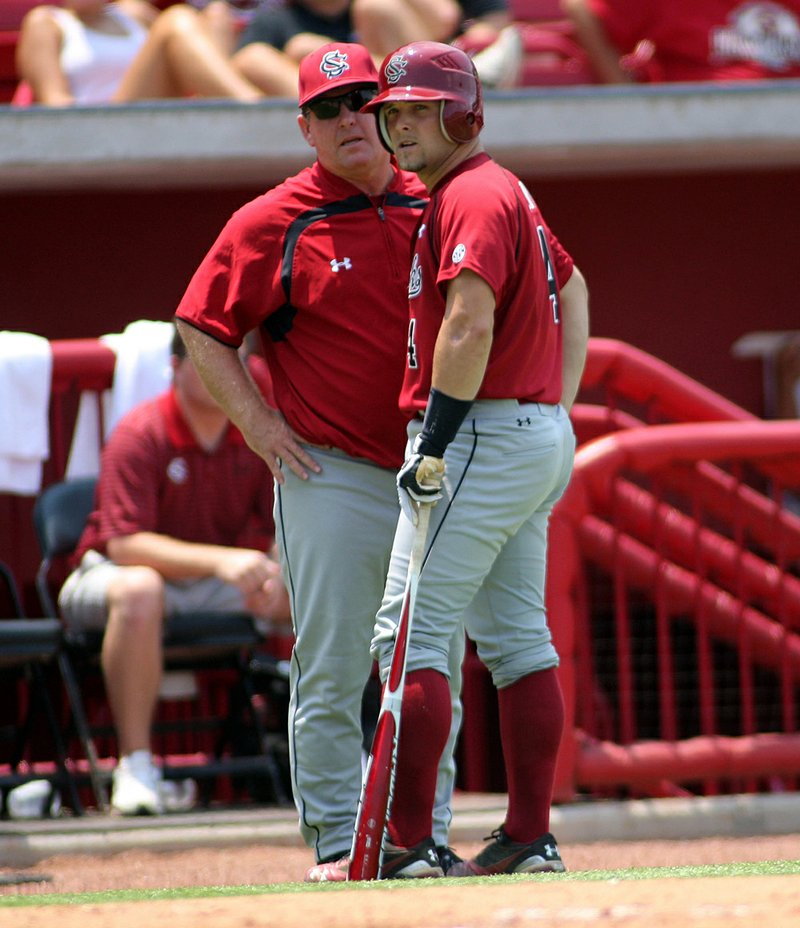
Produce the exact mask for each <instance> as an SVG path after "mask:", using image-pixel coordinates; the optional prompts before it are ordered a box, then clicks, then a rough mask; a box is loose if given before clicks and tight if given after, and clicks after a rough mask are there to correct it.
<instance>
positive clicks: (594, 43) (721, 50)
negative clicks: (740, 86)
mask: <svg viewBox="0 0 800 928" xmlns="http://www.w3.org/2000/svg"><path fill="white" fill-rule="evenodd" d="M561 4H562V7H563V9H564V12H565V13H566V14H567V15H568V16H569V17H570V19H571V20H572V21H573V23H574V24H575V29H576V32H577V34H578V38H579V39H580V41H581V43H582V45H583V46H584V48H585V49H586V52H587V54H588V55H589V58H590V60H591V62H592V66H593V68H594V70H595V71H596V73H597V76H598V77H599V78H600V79H601V80H602V81H605V82H606V83H609V84H621V83H630V82H632V81H635V80H636V79H637V77H638V79H639V80H642V81H739V80H759V79H763V78H776V77H800V0H755V2H754V0H702V2H698V0H561ZM642 42H647V43H649V45H650V46H651V47H652V56H651V58H650V60H649V61H647V62H646V63H645V64H644V65H643V66H642V68H641V70H640V71H639V73H638V74H633V73H631V72H630V71H628V70H626V69H624V68H623V66H622V64H621V63H620V58H621V57H622V56H625V55H628V54H630V53H632V52H633V51H634V50H635V49H636V46H637V45H639V44H640V43H642Z"/></svg>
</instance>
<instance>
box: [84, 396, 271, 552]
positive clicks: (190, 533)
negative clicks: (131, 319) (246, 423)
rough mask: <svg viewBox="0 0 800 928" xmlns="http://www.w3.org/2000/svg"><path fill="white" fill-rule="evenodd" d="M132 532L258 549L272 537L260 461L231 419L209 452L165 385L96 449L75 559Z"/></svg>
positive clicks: (268, 497) (266, 473)
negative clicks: (90, 501) (95, 472)
mask: <svg viewBox="0 0 800 928" xmlns="http://www.w3.org/2000/svg"><path fill="white" fill-rule="evenodd" d="M135 532H157V533H158V534H161V535H170V536H171V537H173V538H178V539H180V540H181V541H191V542H199V543H203V544H216V545H227V546H241V547H250V548H258V549H259V550H266V548H267V547H268V545H269V544H270V542H271V540H272V537H273V535H274V524H273V521H272V481H271V480H270V479H269V471H268V469H267V465H266V464H265V463H264V462H263V461H262V460H261V458H259V457H258V455H256V454H255V452H253V451H251V450H250V448H249V447H248V446H247V445H246V444H245V442H244V439H243V437H242V435H241V433H240V432H239V430H238V429H237V428H236V427H235V426H233V425H229V426H228V429H227V431H226V433H225V435H224V437H223V439H222V441H221V442H220V444H219V445H218V446H217V447H216V448H215V449H214V450H213V451H206V450H205V449H203V448H202V447H201V446H200V445H198V443H197V441H196V440H195V438H194V436H193V435H192V432H191V431H190V429H189V426H188V425H187V424H186V420H185V419H184V418H183V415H182V413H181V411H180V408H179V406H178V403H177V400H176V397H175V392H174V390H173V389H170V390H168V391H167V392H166V393H162V394H161V395H160V396H158V397H156V399H153V400H149V401H147V402H145V403H140V404H139V405H138V406H136V407H135V408H134V409H132V410H131V411H130V412H129V413H128V414H127V415H126V416H124V417H123V418H122V419H121V420H120V421H119V423H118V424H117V426H116V427H115V429H114V431H113V432H112V433H111V436H110V437H109V439H108V442H107V443H106V445H105V447H104V448H103V452H102V457H101V466H100V479H99V481H98V484H97V491H96V494H95V511H94V512H93V513H92V514H91V516H90V518H89V521H88V523H87V525H86V528H85V530H84V532H83V535H82V537H81V540H80V542H79V544H78V548H77V550H76V553H75V562H76V563H78V562H79V561H80V558H81V557H82V556H83V554H84V553H85V552H86V551H87V550H89V549H90V548H92V549H94V550H95V551H99V552H100V553H101V554H105V553H106V546H107V544H108V541H109V540H110V539H111V538H117V537H120V536H125V535H132V534H134V533H135Z"/></svg>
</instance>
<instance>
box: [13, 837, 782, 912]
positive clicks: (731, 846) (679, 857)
mask: <svg viewBox="0 0 800 928" xmlns="http://www.w3.org/2000/svg"><path fill="white" fill-rule="evenodd" d="M479 846H480V845H475V844H471V845H464V846H462V847H459V848H458V850H459V851H460V852H461V853H467V854H468V853H474V852H475V851H476V850H477V849H478V847H479ZM562 851H563V853H564V856H565V860H566V862H567V864H568V866H569V867H570V869H571V870H573V871H576V870H610V869H617V868H625V867H646V866H667V867H673V866H677V865H681V864H715V863H730V862H737V861H758V860H789V859H792V860H796V859H798V858H800V835H784V836H777V837H765V838H752V837H746V838H736V839H734V838H723V839H703V840H693V841H658V842H626V843H622V844H607V843H599V844H583V845H574V846H571V847H567V848H562ZM310 862H311V861H310V858H309V854H308V852H307V851H305V850H302V849H299V848H286V847H284V848H276V847H266V846H259V847H242V848H227V849H202V850H201V849H196V850H191V851H181V852H163V853H153V852H144V851H126V852H124V853H121V854H117V855H114V856H111V857H99V858H98V857H86V856H74V855H71V856H65V857H56V858H51V859H49V860H44V861H41V862H40V863H39V864H37V865H36V867H33V868H31V869H30V871H29V872H30V873H40V874H48V875H49V876H50V877H51V880H50V881H49V882H46V883H41V884H28V885H26V886H17V887H11V886H9V887H5V888H3V890H2V894H4V895H8V894H16V893H25V894H26V895H29V894H33V893H36V894H38V893H42V894H48V893H51V892H79V891H96V890H102V889H110V888H131V889H142V888H167V887H179V886H213V885H218V886H219V885H221V886H237V885H242V886H244V885H253V884H256V885H260V884H267V883H282V882H286V881H293V880H299V879H301V878H302V874H303V871H304V869H305V867H306V866H308V865H309V864H310ZM21 872H22V873H24V872H25V871H21ZM389 894H391V895H389ZM759 921H760V922H762V923H764V924H769V926H770V928H790V926H791V928H796V926H797V925H800V879H798V877H797V876H786V877H767V878H761V877H741V878H734V877H720V878H707V879H691V880H689V879H683V880H680V879H666V880H642V881H614V880H605V881H598V882H566V881H562V882H547V883H542V882H538V881H535V880H530V879H521V880H520V882H519V883H514V884H513V885H508V884H503V885H502V886H498V887H496V888H495V887H487V886H475V885H470V884H469V882H468V881H459V882H457V883H456V882H452V883H451V882H450V881H424V884H423V881H420V883H417V884H414V885H412V886H409V887H408V888H405V887H403V888H400V889H396V888H392V889H388V888H385V887H383V886H381V885H380V884H374V886H373V887H371V888H370V890H369V891H368V892H358V891H356V890H355V889H353V888H350V887H328V888H321V889H320V890H318V891H312V892H303V893H281V894H275V895H266V896H264V895H262V896H242V897H235V898H213V899H194V900H185V901H176V900H161V901H155V902H146V903H145V902H139V903H124V904H117V903H107V904H102V905H100V904H89V905H81V906H71V907H59V908H57V909H53V908H51V907H47V906H43V907H34V908H21V909H20V908H12V909H5V910H3V909H2V908H0V926H2V928H5V926H6V925H8V926H11V925H13V926H14V928H45V926H46V928H52V926H54V925H58V928H106V926H108V928H112V926H113V928H120V926H125V928H128V926H134V925H147V924H169V928H258V926H262V925H265V926H266V925H269V926H271V928H300V926H303V928H309V926H310V928H323V926H324V928H339V926H341V928H345V926H346V928H368V926H369V928H417V926H419V928H523V926H530V925H538V924H545V925H546V924H548V923H549V924H550V925H552V924H559V925H560V924H563V925H565V926H571V925H579V924H585V923H589V924H591V925H593V926H601V928H612V926H613V928H617V926H620V928H640V926H641V928H644V926H647V928H722V926H725V928H730V926H731V925H736V924H741V925H753V924H754V923H756V922H759Z"/></svg>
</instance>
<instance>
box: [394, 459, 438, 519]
mask: <svg viewBox="0 0 800 928" xmlns="http://www.w3.org/2000/svg"><path fill="white" fill-rule="evenodd" d="M443 477H444V459H443V458H434V457H431V456H430V455H425V454H420V453H419V452H418V451H416V450H414V451H412V452H411V454H410V455H409V456H408V457H407V458H406V461H405V463H404V464H403V466H402V467H401V468H400V470H399V471H398V473H397V494H398V496H399V498H400V506H401V508H402V510H403V512H404V513H405V514H406V516H407V517H408V519H409V520H410V521H411V522H412V524H414V525H416V524H417V512H418V509H419V506H420V504H421V503H427V504H429V505H433V504H434V503H436V502H437V501H438V500H440V499H441V498H442V478H443Z"/></svg>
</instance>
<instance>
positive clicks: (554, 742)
mask: <svg viewBox="0 0 800 928" xmlns="http://www.w3.org/2000/svg"><path fill="white" fill-rule="evenodd" d="M497 696H498V702H499V707H500V737H501V739H502V742H503V757H504V759H505V764H506V778H507V780H508V814H507V815H506V821H505V825H504V830H505V833H506V834H507V835H508V837H509V838H511V840H512V841H518V842H521V843H528V842H530V841H534V840H535V839H536V838H538V837H539V836H540V835H543V834H545V833H546V832H548V831H549V830H550V803H551V800H552V795H553V779H554V777H555V767H556V756H557V755H558V746H559V744H560V742H561V734H562V731H563V728H564V701H563V699H562V696H561V686H560V684H559V682H558V677H557V675H556V671H555V668H552V669H550V670H543V671H541V672H539V673H532V674H528V676H527V677H523V678H522V679H521V680H517V682H516V683H512V684H511V686H506V687H504V688H503V689H501V690H498V692H497Z"/></svg>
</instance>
